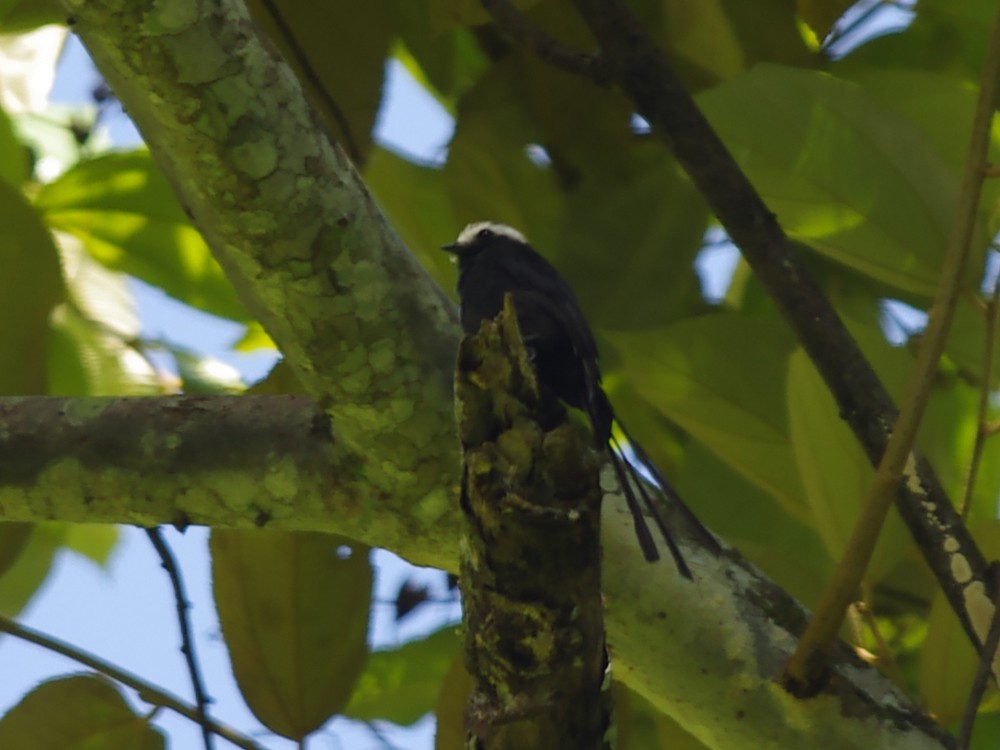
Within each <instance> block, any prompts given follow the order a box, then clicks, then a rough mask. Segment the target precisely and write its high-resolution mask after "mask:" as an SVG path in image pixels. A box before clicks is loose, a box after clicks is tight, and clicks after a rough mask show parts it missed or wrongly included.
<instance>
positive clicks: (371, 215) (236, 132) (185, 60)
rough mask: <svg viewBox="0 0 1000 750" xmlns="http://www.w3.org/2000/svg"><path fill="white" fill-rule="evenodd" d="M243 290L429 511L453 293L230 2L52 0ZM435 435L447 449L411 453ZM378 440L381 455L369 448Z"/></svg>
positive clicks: (390, 475) (447, 416)
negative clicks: (60, 0) (63, 3)
mask: <svg viewBox="0 0 1000 750" xmlns="http://www.w3.org/2000/svg"><path fill="white" fill-rule="evenodd" d="M67 7H68V8H69V9H70V12H72V13H73V15H74V30H75V31H76V32H77V33H78V34H79V36H80V38H81V39H82V40H83V42H84V44H85V45H86V46H87V49H88V50H89V52H90V54H91V55H92V56H93V58H94V61H95V62H96V63H97V65H98V66H99V67H100V69H101V71H102V73H103V74H104V76H105V77H106V79H107V81H108V83H109V84H111V86H112V88H113V89H114V91H115V93H116V94H117V95H118V97H119V98H120V99H121V100H122V102H123V103H124V104H125V106H126V107H127V108H128V112H129V115H130V116H131V117H132V119H133V120H134V121H135V123H136V125H137V126H138V128H139V130H140V131H142V133H143V137H144V138H145V140H146V142H147V143H148V145H149V147H150V149H151V150H152V153H153V154H154V156H155V157H156V159H157V162H158V163H159V165H160V166H161V167H162V168H163V171H164V172H165V173H166V175H167V177H168V179H169V180H170V181H171V182H172V184H173V186H174V188H175V190H176V192H177V195H178V198H179V199H180V201H181V203H182V204H183V205H184V206H185V208H186V209H187V210H188V212H189V213H190V215H191V217H192V220H193V221H194V223H195V224H196V225H197V227H198V229H199V230H200V231H201V233H202V235H204V237H205V239H206V241H207V242H208V244H209V245H210V246H211V248H212V252H213V253H214V255H215V257H216V259H217V260H218V261H219V263H220V264H221V265H222V267H223V269H224V270H225V272H226V274H227V275H228V277H229V279H230V280H231V281H232V283H233V285H234V286H235V287H236V290H237V292H238V293H239V295H240V298H241V300H242V301H243V302H244V303H245V304H246V305H247V307H248V309H250V310H251V312H252V313H253V314H254V315H255V316H257V317H258V318H259V320H260V321H261V323H262V324H263V325H264V327H265V329H266V330H267V332H268V334H269V335H270V336H271V338H272V339H274V341H275V342H276V343H277V344H278V346H279V347H280V348H281V351H282V353H283V354H284V355H285V357H286V358H287V360H288V362H289V364H290V365H291V366H292V368H293V369H294V370H295V373H296V375H297V376H298V378H299V380H300V382H301V383H302V384H303V386H304V387H305V388H306V389H307V391H308V392H309V393H310V394H311V395H312V396H313V397H314V398H315V399H316V400H317V401H318V402H319V403H321V404H323V405H324V407H325V409H326V410H327V412H328V413H329V415H330V417H331V418H332V419H333V421H334V423H335V424H336V425H337V430H338V439H339V440H340V441H342V442H343V443H345V444H347V445H350V446H351V447H352V448H353V449H354V450H355V452H356V454H357V456H358V458H359V460H360V461H361V462H362V463H364V469H363V470H364V473H365V477H366V480H367V481H368V482H369V483H370V484H371V486H372V488H373V490H374V491H375V492H378V493H379V494H382V495H383V496H384V497H385V499H386V501H387V502H388V503H389V504H390V505H389V507H390V508H392V507H394V506H395V503H396V502H397V500H396V498H399V497H406V498H407V502H410V503H412V502H425V503H427V508H426V512H427V513H428V514H434V513H441V512H442V510H443V507H442V506H443V505H445V504H446V503H447V502H448V500H447V498H448V497H449V496H450V495H449V493H447V492H444V491H443V490H442V488H445V487H449V486H452V485H454V484H455V478H454V476H453V468H454V466H455V465H457V462H458V453H457V446H456V444H455V433H454V419H453V416H452V396H451V384H452V381H451V377H450V373H451V371H452V366H453V363H454V356H455V349H456V347H457V345H458V335H457V332H458V328H457V315H456V310H455V307H454V305H453V304H452V303H451V302H450V301H449V300H448V299H447V297H446V296H445V294H444V293H443V292H442V291H441V289H440V288H439V287H438V286H437V285H436V284H433V283H431V282H430V280H429V277H428V276H427V274H426V272H425V271H424V270H423V269H422V268H421V267H420V265H419V263H418V262H417V261H416V259H415V258H414V257H413V256H412V255H411V254H410V253H409V252H408V251H407V250H406V248H405V247H404V246H403V245H402V243H401V242H400V240H399V238H398V237H397V236H396V235H395V233H394V232H393V231H392V229H391V228H390V227H389V226H388V224H387V223H386V221H385V218H384V217H383V216H382V214H381V213H380V212H379V209H378V207H377V206H376V204H375V202H374V200H372V197H371V195H370V194H369V192H368V190H367V189H366V188H365V186H364V184H363V183H362V182H361V179H360V177H359V176H358V174H357V172H356V171H355V170H354V168H353V167H352V165H351V163H350V160H349V159H348V158H347V157H346V156H345V155H344V153H343V151H342V150H341V148H340V147H339V146H338V144H336V143H335V142H334V140H333V138H332V137H331V136H330V134H329V133H328V132H327V131H326V130H325V128H324V123H325V121H324V120H323V118H322V117H321V116H320V115H318V114H317V113H316V112H314V110H313V109H312V108H311V106H310V103H309V100H308V98H307V97H306V95H305V94H304V93H303V89H302V87H301V86H300V85H299V83H298V81H297V80H296V78H295V76H294V73H293V72H292V70H291V69H290V68H289V66H288V65H287V64H286V63H285V62H284V61H283V60H282V59H281V58H280V56H278V53H277V51H276V50H275V49H274V46H273V45H272V44H270V43H262V41H261V39H260V38H259V37H258V32H257V27H256V26H255V24H254V23H253V22H252V21H251V19H250V18H249V16H248V15H247V9H246V7H245V6H244V5H243V3H242V2H238V1H237V0H219V1H218V2H190V1H188V0H181V2H180V4H179V5H176V4H171V5H170V6H169V8H168V7H167V6H164V5H162V4H158V3H153V2H133V0H105V1H102V2H80V1H79V0H67ZM429 445H440V446H446V447H447V449H449V450H450V451H451V455H452V460H451V461H450V462H449V461H443V462H438V461H437V460H436V459H434V460H430V461H428V460H427V459H425V458H424V456H425V454H426V450H425V449H426V448H427V446H429ZM380 454H382V455H393V459H392V461H382V460H373V461H367V459H366V457H374V456H378V455H380Z"/></svg>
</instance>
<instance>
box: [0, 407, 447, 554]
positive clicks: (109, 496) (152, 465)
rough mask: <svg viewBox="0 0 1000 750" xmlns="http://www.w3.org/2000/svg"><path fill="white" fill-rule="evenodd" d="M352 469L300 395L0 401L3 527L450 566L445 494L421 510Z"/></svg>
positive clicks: (351, 460)
mask: <svg viewBox="0 0 1000 750" xmlns="http://www.w3.org/2000/svg"><path fill="white" fill-rule="evenodd" d="M447 456H448V452H447V451H446V450H444V449H441V450H440V451H438V452H437V453H436V455H435V457H434V460H437V461H441V462H442V463H443V464H447V461H448V458H447ZM400 460H405V456H404V457H400ZM359 463H360V459H359V458H358V456H357V454H355V453H354V451H352V450H351V449H350V448H348V447H347V446H346V445H344V444H343V443H341V442H340V441H338V440H336V439H335V438H334V436H333V435H332V432H331V428H330V422H329V418H328V417H327V415H326V414H324V413H323V412H322V411H321V410H319V408H317V406H316V404H315V402H314V401H313V400H312V399H309V398H307V397H305V396H233V397H219V396H214V397H198V396H173V397H164V398H117V399H97V398H93V399H73V398H42V397H37V398H18V399H0V519H2V520H5V521H18V520H21V521H31V520H34V521H41V520H50V519H59V520H61V521H82V522H103V523H129V524H135V525H137V526H147V527H148V526H157V525H160V524H173V525H175V526H178V527H181V528H183V527H184V526H187V525H188V524H191V523H196V524H203V525H206V526H212V527H220V528H254V527H263V526H267V527H273V528H280V529H290V530H310V529H311V530H315V531H330V532H336V533H339V534H342V535H344V536H349V537H352V538H355V539H361V538H367V539H368V540H369V541H371V542H372V543H374V544H376V545H378V546H383V547H388V548H390V549H394V550H396V551H397V552H398V553H399V554H401V555H404V556H406V557H408V558H409V559H411V560H414V561H416V562H419V563H420V564H424V565H436V566H438V567H445V568H451V569H455V568H456V567H457V565H456V564H455V560H456V552H455V548H454V547H455V544H456V539H457V538H458V529H459V518H458V516H457V513H455V512H454V510H455V509H454V506H453V505H452V503H451V501H450V498H451V497H452V495H451V494H450V492H448V491H447V490H442V494H444V495H446V496H447V497H448V498H449V499H447V500H444V501H443V503H444V507H443V508H442V509H441V511H440V513H438V514H427V513H426V508H423V507H422V506H421V505H420V503H418V502H416V501H415V499H414V497H413V496H412V495H407V494H404V495H403V497H402V499H401V498H388V497H386V496H383V495H381V494H379V493H378V492H377V491H375V490H373V489H372V488H371V487H370V486H369V485H368V484H367V483H366V482H365V477H364V476H361V475H359V470H358V466H359ZM445 469H446V466H442V467H441V470H442V471H444V470H445ZM452 471H453V472H454V471H455V470H454V469H452ZM456 484H457V480H456ZM408 499H409V500H411V501H412V502H410V503H407V502H406V500H408ZM397 504H398V505H399V506H400V507H403V508H408V510H406V512H403V513H402V515H397V514H396V513H393V512H387V511H386V507H387V506H390V505H397ZM415 539H421V540H427V541H430V542H431V544H430V545H428V546H424V541H420V542H418V543H417V544H414V543H413V541H411V540H415Z"/></svg>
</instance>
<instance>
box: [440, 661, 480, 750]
mask: <svg viewBox="0 0 1000 750" xmlns="http://www.w3.org/2000/svg"><path fill="white" fill-rule="evenodd" d="M471 692H472V678H471V677H470V676H469V673H468V672H467V671H466V670H465V659H464V657H463V656H462V655H461V654H458V655H456V656H455V658H454V659H452V661H451V666H450V667H448V671H447V672H446V673H445V676H444V679H443V680H442V681H441V690H440V691H439V692H438V700H437V705H436V706H435V707H434V716H435V718H436V719H437V726H436V730H437V731H435V733H434V750H464V749H465V747H466V744H465V735H466V731H465V711H466V707H467V706H468V704H469V694H470V693H471Z"/></svg>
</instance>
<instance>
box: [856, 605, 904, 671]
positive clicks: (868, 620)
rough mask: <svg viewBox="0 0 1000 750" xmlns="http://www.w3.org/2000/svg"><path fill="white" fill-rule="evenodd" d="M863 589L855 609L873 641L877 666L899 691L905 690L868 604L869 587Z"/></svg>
mask: <svg viewBox="0 0 1000 750" xmlns="http://www.w3.org/2000/svg"><path fill="white" fill-rule="evenodd" d="M865 589H866V590H865V592H864V597H863V598H862V600H861V601H860V602H856V604H857V607H856V609H857V610H858V612H859V613H860V614H861V618H862V619H863V620H864V622H865V625H867V626H868V631H869V632H870V633H871V634H872V637H873V638H874V639H875V648H876V654H877V656H878V663H879V666H881V667H882V668H883V669H884V670H885V672H886V674H888V675H889V678H890V679H891V680H892V681H893V682H894V683H895V684H896V686H897V687H898V688H899V689H900V690H904V689H905V688H906V680H905V679H904V678H903V673H902V672H900V671H899V665H898V664H896V660H895V659H893V658H892V651H891V650H890V649H889V644H888V643H886V642H885V637H884V636H883V635H882V629H881V628H880V627H879V626H878V620H876V619H875V612H874V610H873V608H872V606H871V604H870V602H871V601H872V592H871V587H870V586H865Z"/></svg>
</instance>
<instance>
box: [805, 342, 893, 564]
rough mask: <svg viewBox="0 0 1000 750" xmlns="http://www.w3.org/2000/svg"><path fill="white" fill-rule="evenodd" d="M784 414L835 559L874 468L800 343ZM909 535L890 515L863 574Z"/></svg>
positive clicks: (808, 491) (823, 534)
mask: <svg viewBox="0 0 1000 750" xmlns="http://www.w3.org/2000/svg"><path fill="white" fill-rule="evenodd" d="M788 414H789V425H790V427H791V438H792V447H793V449H794V452H795V460H796V464H797V466H798V469H799V474H800V475H801V477H802V484H803V486H804V487H805V490H806V498H807V500H808V503H809V507H810V508H811V509H812V512H813V517H814V519H815V520H814V524H813V525H814V527H815V528H816V530H817V531H818V533H819V535H820V537H821V538H822V539H823V542H824V544H825V545H826V549H827V551H828V553H829V555H830V557H831V558H833V559H834V560H839V559H840V558H841V557H842V556H843V553H844V550H845V547H846V544H847V540H848V539H849V538H850V536H851V532H852V530H853V529H854V525H855V521H856V520H857V517H858V515H859V513H860V511H861V507H862V503H863V502H864V500H865V498H866V497H867V494H868V490H869V488H870V486H871V483H872V479H873V478H874V476H875V471H874V469H872V466H871V464H870V463H869V461H868V458H867V456H866V455H865V453H864V452H863V451H862V450H861V446H860V445H859V444H858V441H857V439H856V438H855V437H854V434H853V433H852V432H851V431H850V429H849V428H848V426H847V424H846V423H845V422H844V421H843V420H842V419H840V413H839V409H838V408H837V404H836V403H835V402H834V400H833V396H832V395H831V394H830V392H829V390H827V388H826V384H825V383H824V382H823V379H822V378H821V377H820V375H819V373H818V372H817V371H816V368H815V367H814V366H813V364H812V362H811V361H810V359H809V357H808V355H806V353H805V351H804V350H802V349H801V348H800V349H798V350H796V351H795V353H794V354H792V356H791V358H790V359H789V363H788ZM908 542H909V534H908V533H907V531H906V529H905V527H904V526H903V524H902V521H900V519H899V517H898V516H897V515H895V514H890V515H889V516H888V517H887V518H886V521H885V525H884V526H883V528H882V531H881V534H880V536H879V541H878V544H877V545H876V548H875V552H874V554H873V556H872V560H871V563H870V564H869V566H868V571H867V573H866V577H867V579H868V580H869V581H870V582H875V581H878V580H879V579H881V577H882V576H883V575H884V574H885V573H886V572H887V571H888V570H890V569H891V568H892V567H893V566H894V565H895V564H896V563H897V562H898V561H899V558H900V556H901V554H902V552H903V550H904V549H905V547H906V545H907V544H908Z"/></svg>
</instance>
